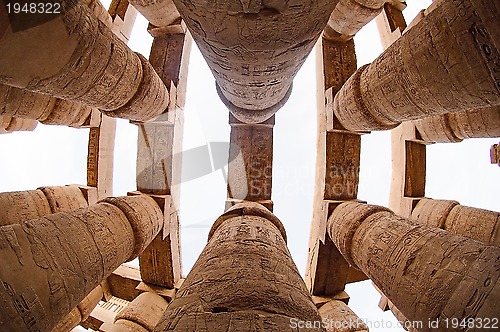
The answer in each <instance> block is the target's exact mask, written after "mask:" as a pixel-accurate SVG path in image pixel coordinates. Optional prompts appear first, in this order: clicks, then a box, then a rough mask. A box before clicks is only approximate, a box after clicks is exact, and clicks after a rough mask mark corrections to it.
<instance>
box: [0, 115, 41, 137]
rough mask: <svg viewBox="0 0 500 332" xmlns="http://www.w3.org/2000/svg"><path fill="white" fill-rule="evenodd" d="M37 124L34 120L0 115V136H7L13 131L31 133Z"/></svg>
mask: <svg viewBox="0 0 500 332" xmlns="http://www.w3.org/2000/svg"><path fill="white" fill-rule="evenodd" d="M37 124H38V121H36V120H30V119H22V118H17V117H12V116H5V115H0V134H8V133H12V132H14V131H33V130H35V128H36V126H37Z"/></svg>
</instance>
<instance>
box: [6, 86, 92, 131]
mask: <svg viewBox="0 0 500 332" xmlns="http://www.w3.org/2000/svg"><path fill="white" fill-rule="evenodd" d="M92 111H97V110H96V109H93V108H92V107H90V106H86V105H82V104H80V103H75V102H72V101H67V100H63V99H59V98H54V97H52V96H49V95H44V94H40V93H34V92H31V91H28V90H25V89H19V88H16V87H12V86H9V85H6V84H0V114H1V115H8V116H15V117H18V118H23V119H31V120H38V121H40V122H42V123H43V124H50V125H66V126H73V127H81V126H82V125H84V124H85V123H87V122H89V121H90V119H89V118H90V116H91V113H92Z"/></svg>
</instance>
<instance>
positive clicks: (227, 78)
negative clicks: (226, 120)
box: [174, 0, 337, 122]
mask: <svg viewBox="0 0 500 332" xmlns="http://www.w3.org/2000/svg"><path fill="white" fill-rule="evenodd" d="M174 3H175V5H176V7H177V9H178V10H179V12H180V14H181V16H182V17H183V19H184V21H185V22H186V25H187V26H188V28H189V30H190V32H191V34H192V35H193V38H194V40H195V41H196V43H197V44H198V47H199V48H200V50H201V52H202V54H203V56H204V57H205V59H206V60H207V62H208V64H209V67H210V68H211V70H212V73H213V74H214V76H215V78H216V81H217V85H218V87H219V88H220V92H221V94H222V95H223V96H224V97H225V98H224V99H227V101H229V102H230V103H231V104H232V105H234V106H235V107H237V108H240V109H244V110H248V111H249V112H250V111H252V110H254V111H260V110H265V109H269V108H272V107H274V106H275V105H277V104H279V103H280V102H281V101H282V100H283V99H284V98H286V95H287V93H288V91H289V89H290V88H291V84H292V80H293V77H294V76H295V74H296V73H297V71H298V70H299V68H300V67H301V65H302V64H303V62H304V61H305V59H306V56H307V55H308V54H309V52H310V51H311V49H312V47H313V45H314V43H315V42H316V40H317V38H318V36H319V35H320V33H321V31H322V30H323V28H324V26H325V25H326V22H327V20H328V17H329V15H330V13H331V12H332V10H333V9H334V7H335V5H336V3H337V1H325V0H321V1H305V2H304V1H293V2H287V1H259V2H243V3H240V2H231V1H223V2H220V3H215V2H214V3H211V2H210V3H206V2H204V1H194V2H193V1H183V0H175V1H174ZM275 111H277V109H275V110H273V112H270V113H268V114H267V115H266V116H267V117H270V116H271V115H272V114H273V113H274V112H275ZM233 115H235V117H236V118H238V119H239V120H240V121H243V122H245V119H243V118H241V117H239V116H238V114H237V112H234V113H233ZM264 120H266V119H265V118H261V117H259V119H258V120H256V121H257V122H262V121H264Z"/></svg>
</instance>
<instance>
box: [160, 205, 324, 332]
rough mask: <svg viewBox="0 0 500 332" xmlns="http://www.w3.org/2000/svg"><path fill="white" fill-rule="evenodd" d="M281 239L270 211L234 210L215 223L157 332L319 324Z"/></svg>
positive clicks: (257, 207) (287, 328)
mask: <svg viewBox="0 0 500 332" xmlns="http://www.w3.org/2000/svg"><path fill="white" fill-rule="evenodd" d="M285 241H286V235H285V231H284V228H283V225H282V224H281V222H280V221H279V220H278V219H277V218H276V217H275V216H274V215H273V214H272V213H271V212H269V210H267V209H266V208H264V207H263V206H261V205H260V204H258V203H250V202H248V203H242V204H238V205H235V206H233V207H232V208H231V209H229V210H228V211H227V212H226V213H224V214H223V215H222V216H221V217H219V219H217V220H216V221H215V223H214V225H213V226H212V229H211V230H210V233H209V242H208V244H207V246H206V247H205V249H204V250H203V252H202V254H201V255H200V257H199V258H198V261H197V262H196V263H195V265H194V266H193V269H192V270H191V272H190V273H189V274H188V276H187V278H186V280H185V281H184V283H183V284H182V286H181V288H180V289H179V291H178V292H177V295H176V298H175V299H174V301H173V302H172V303H171V304H170V305H169V307H168V308H167V311H166V313H165V315H164V316H163V318H162V320H161V321H160V323H159V324H158V325H157V327H156V331H193V330H197V329H199V330H203V329H205V330H207V331H227V330H229V329H233V330H238V331H239V330H245V331H292V330H294V329H293V328H292V326H293V325H291V324H292V323H293V322H294V321H295V322H298V321H319V322H320V321H321V318H320V316H319V314H318V311H317V309H316V307H315V306H314V303H313V302H312V299H311V296H310V295H309V292H308V291H307V289H306V287H305V284H304V281H303V280H302V279H301V277H300V275H299V272H298V271H297V268H296V267H295V264H294V263H293V261H292V259H291V257H290V253H289V251H288V249H287V247H286V242H285ZM321 330H322V329H321V328H316V329H311V331H321Z"/></svg>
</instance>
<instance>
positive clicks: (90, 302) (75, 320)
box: [51, 286, 103, 332]
mask: <svg viewBox="0 0 500 332" xmlns="http://www.w3.org/2000/svg"><path fill="white" fill-rule="evenodd" d="M102 296H103V293H102V289H101V286H97V287H96V288H94V289H93V290H92V291H91V292H90V293H89V294H88V295H87V296H86V297H85V298H84V299H83V300H82V301H81V302H80V303H79V304H78V305H77V306H76V307H75V308H73V310H71V311H70V313H69V314H68V315H66V316H65V317H64V318H63V319H62V320H61V321H60V322H59V323H58V324H57V325H56V326H55V327H54V328H53V329H52V331H51V332H68V331H71V330H72V329H73V328H75V327H76V326H77V325H79V324H80V323H81V322H82V321H84V320H86V319H87V318H88V317H89V316H90V313H91V312H92V310H94V308H95V307H96V305H97V304H98V303H99V301H100V300H101V298H102Z"/></svg>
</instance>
